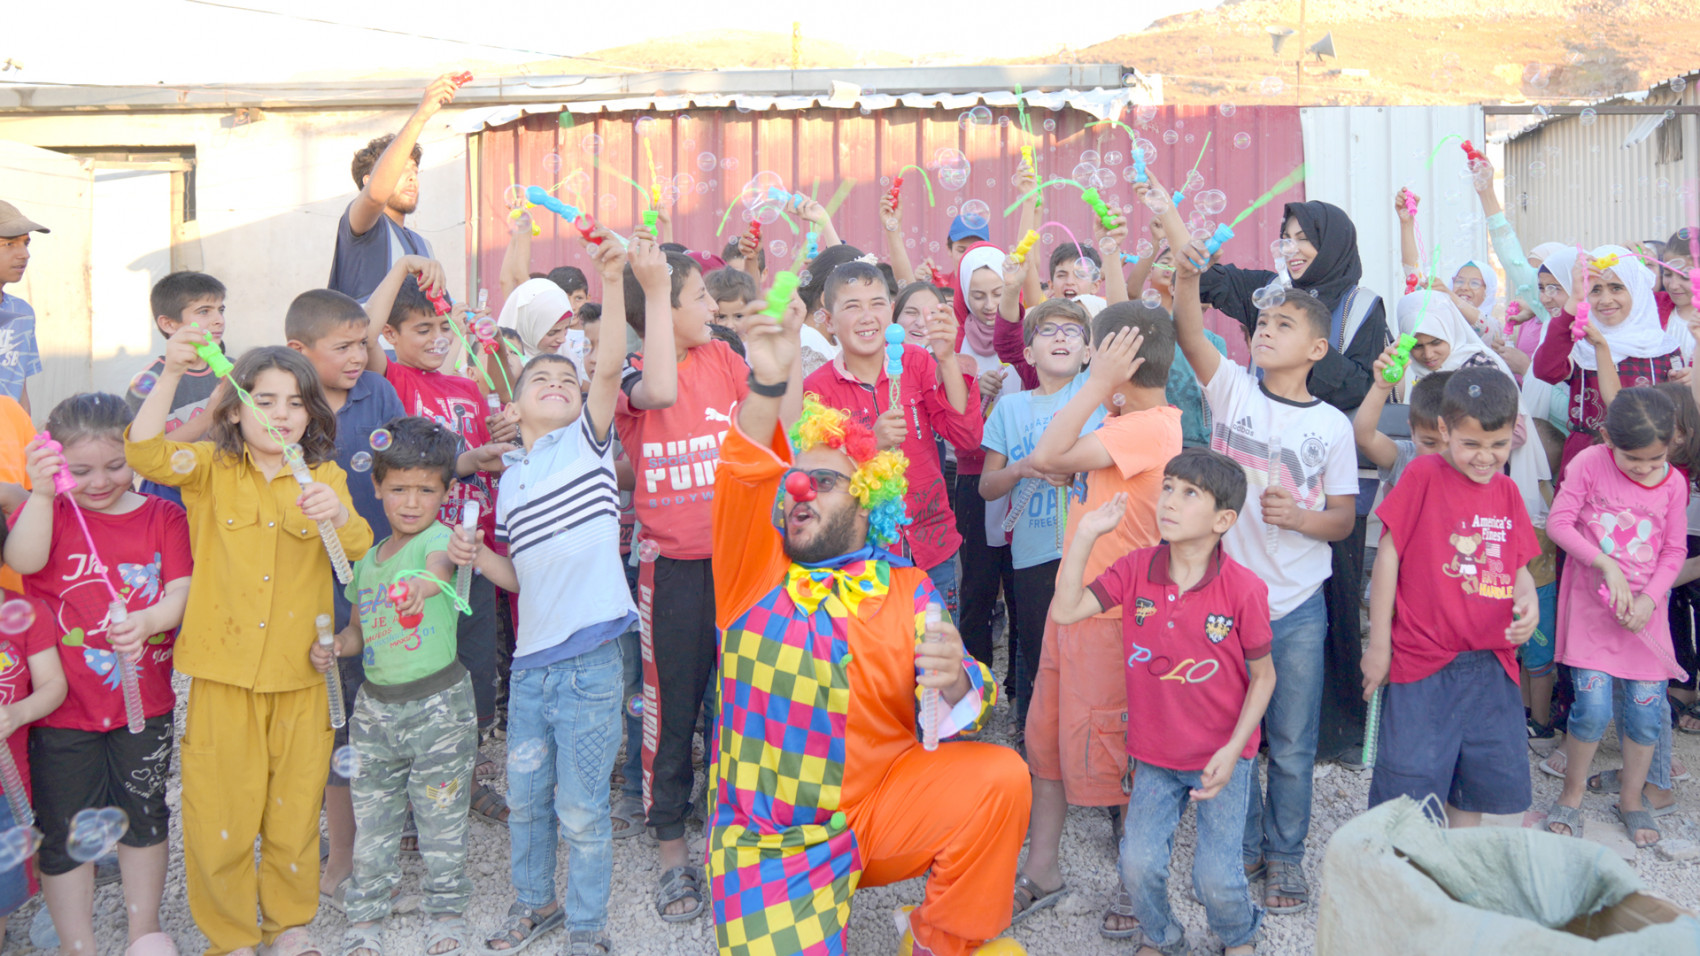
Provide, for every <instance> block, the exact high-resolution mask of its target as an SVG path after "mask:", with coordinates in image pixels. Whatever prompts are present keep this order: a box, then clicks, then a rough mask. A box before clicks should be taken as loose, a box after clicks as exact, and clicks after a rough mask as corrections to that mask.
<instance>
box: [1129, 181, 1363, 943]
mask: <svg viewBox="0 0 1700 956" xmlns="http://www.w3.org/2000/svg"><path fill="white" fill-rule="evenodd" d="M1163 223H1164V227H1165V228H1166V230H1167V231H1168V234H1169V241H1170V244H1171V245H1172V246H1173V247H1174V248H1176V249H1181V250H1182V251H1183V253H1184V254H1183V255H1181V256H1178V257H1177V258H1176V284H1175V337H1176V339H1177V342H1178V344H1179V345H1180V348H1181V351H1182V352H1183V353H1185V355H1186V358H1187V361H1188V362H1189V363H1191V365H1192V368H1193V371H1194V372H1196V373H1197V375H1198V381H1199V384H1200V385H1202V386H1203V387H1204V399H1205V401H1206V402H1207V403H1208V404H1209V406H1210V416H1211V420H1212V421H1213V422H1214V425H1213V427H1212V430H1211V434H1210V448H1211V450H1212V451H1218V452H1221V453H1223V454H1225V455H1227V456H1228V457H1229V458H1232V459H1233V460H1234V461H1235V462H1237V463H1238V464H1239V465H1240V466H1241V467H1243V468H1245V469H1246V475H1247V479H1248V482H1247V483H1248V487H1249V489H1250V492H1249V493H1248V494H1247V496H1246V505H1245V508H1244V510H1243V511H1241V513H1240V518H1239V520H1238V521H1236V522H1235V523H1234V526H1233V527H1232V528H1230V529H1229V530H1228V532H1227V534H1225V535H1224V536H1223V537H1222V546H1223V548H1225V549H1226V550H1227V552H1228V556H1229V557H1231V558H1233V559H1234V560H1235V561H1238V562H1239V563H1240V564H1242V565H1244V566H1245V567H1247V568H1248V569H1250V570H1251V571H1252V572H1253V573H1255V574H1256V575H1257V576H1258V577H1259V578H1262V579H1263V580H1264V581H1265V582H1266V583H1268V585H1269V611H1270V614H1271V617H1272V621H1271V624H1270V628H1271V630H1272V631H1273V633H1274V645H1273V647H1274V650H1273V656H1274V661H1275V675H1276V681H1275V694H1274V697H1273V699H1272V700H1271V701H1270V704H1269V710H1268V713H1267V715H1266V716H1265V718H1264V721H1265V722H1264V727H1265V730H1266V731H1267V734H1268V741H1269V766H1268V789H1267V791H1265V790H1264V789H1263V788H1262V787H1253V788H1252V795H1251V800H1250V802H1249V804H1250V805H1249V807H1248V808H1247V819H1246V835H1245V843H1244V845H1243V847H1242V852H1243V855H1244V858H1245V866H1246V872H1247V875H1248V876H1250V877H1252V878H1256V877H1257V876H1258V875H1264V876H1265V881H1264V891H1263V903H1264V906H1265V907H1267V908H1268V910H1269V912H1271V913H1274V914H1284V913H1299V912H1302V911H1303V910H1304V909H1305V907H1306V906H1308V905H1309V903H1310V886H1309V884H1308V883H1307V881H1306V880H1305V876H1304V850H1305V836H1306V834H1307V833H1308V832H1309V831H1310V803H1311V772H1312V769H1313V766H1314V764H1315V762H1316V741H1317V733H1318V731H1319V729H1320V707H1321V701H1322V682H1323V644H1324V642H1325V639H1326V637H1327V633H1328V612H1327V605H1326V602H1325V600H1324V598H1323V590H1322V584H1323V582H1324V581H1326V580H1328V576H1329V574H1330V572H1331V570H1332V553H1331V550H1330V548H1329V542H1330V541H1338V540H1340V539H1342V538H1345V537H1347V536H1348V535H1350V534H1351V533H1352V525H1353V522H1354V520H1355V517H1356V513H1355V502H1356V499H1355V496H1356V494H1357V490H1358V463H1357V452H1356V448H1355V445H1354V442H1353V438H1352V424H1351V422H1350V421H1348V420H1347V419H1346V416H1345V414H1343V413H1342V412H1341V411H1340V410H1339V409H1337V408H1334V407H1333V406H1332V405H1328V404H1326V403H1324V402H1323V401H1322V400H1321V399H1318V398H1315V397H1313V396H1312V395H1311V394H1310V390H1309V388H1308V386H1307V380H1308V378H1309V376H1310V370H1311V366H1313V365H1315V364H1316V363H1317V361H1318V360H1320V359H1321V358H1322V357H1323V356H1325V355H1327V354H1328V350H1329V348H1330V346H1329V343H1328V334H1329V325H1330V321H1329V314H1328V308H1327V307H1326V306H1324V305H1323V304H1322V302H1321V300H1319V299H1317V298H1315V297H1314V296H1312V295H1310V294H1308V293H1306V292H1304V291H1302V290H1290V291H1289V292H1288V293H1287V299H1286V301H1284V302H1282V303H1281V304H1280V305H1276V306H1273V307H1271V308H1268V309H1265V310H1263V312H1262V313H1261V314H1259V315H1258V317H1257V326H1256V331H1255V332H1254V333H1253V335H1252V339H1251V356H1252V361H1253V362H1254V363H1255V365H1256V366H1257V367H1258V368H1259V369H1260V370H1261V371H1262V373H1263V378H1262V381H1258V380H1257V379H1256V378H1254V377H1253V376H1252V375H1250V374H1247V371H1246V370H1245V369H1243V368H1241V367H1240V366H1238V365H1236V364H1234V363H1233V362H1230V361H1228V360H1227V359H1225V358H1224V357H1223V356H1222V354H1221V353H1220V352H1217V351H1216V348H1215V346H1213V345H1211V344H1210V341H1209V339H1207V338H1205V336H1204V307H1203V305H1202V304H1201V303H1200V301H1199V298H1198V276H1199V269H1198V267H1197V265H1196V263H1207V262H1209V260H1210V254H1209V252H1208V251H1206V250H1205V248H1204V244H1203V243H1201V242H1194V241H1191V240H1190V239H1189V238H1188V233H1187V231H1186V229H1185V226H1184V224H1183V223H1181V221H1180V215H1179V214H1178V213H1176V212H1175V211H1174V208H1173V207H1172V206H1171V207H1169V209H1168V210H1167V211H1166V212H1165V214H1164V216H1163ZM1277 451H1278V452H1279V460H1278V462H1277V463H1276V464H1274V465H1273V466H1272V465H1271V462H1270V459H1271V458H1272V457H1276V456H1275V455H1274V454H1273V453H1274V452H1277Z"/></svg>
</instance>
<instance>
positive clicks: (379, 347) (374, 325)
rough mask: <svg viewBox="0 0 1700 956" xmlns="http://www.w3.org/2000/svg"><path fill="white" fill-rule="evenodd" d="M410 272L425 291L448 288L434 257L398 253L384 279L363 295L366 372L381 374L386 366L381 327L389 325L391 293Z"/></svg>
mask: <svg viewBox="0 0 1700 956" xmlns="http://www.w3.org/2000/svg"><path fill="white" fill-rule="evenodd" d="M410 275H417V276H418V277H419V280H418V282H419V288H420V289H421V290H423V291H425V292H432V291H436V292H443V291H445V290H447V289H448V280H447V279H446V278H444V276H443V267H442V264H441V263H439V262H437V260H435V259H427V258H425V257H424V256H402V257H401V258H400V259H397V260H396V264H395V265H393V266H391V267H390V271H389V274H387V275H385V276H384V281H382V282H380V283H378V287H377V288H376V289H373V290H372V295H371V296H370V297H368V298H367V299H366V370H367V371H369V372H376V373H378V374H379V375H382V374H384V369H387V368H389V367H390V360H389V356H387V355H385V354H384V327H385V326H387V325H389V322H390V311H391V310H392V309H393V308H394V307H395V297H396V295H397V293H399V292H401V284H402V283H403V282H406V281H407V277H408V276H410Z"/></svg>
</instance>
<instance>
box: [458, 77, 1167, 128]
mask: <svg viewBox="0 0 1700 956" xmlns="http://www.w3.org/2000/svg"><path fill="white" fill-rule="evenodd" d="M1021 98H1022V99H1023V100H1025V101H1026V103H1027V106H1028V107H1029V108H1030V109H1046V110H1060V109H1062V108H1063V107H1065V106H1067V107H1071V108H1073V109H1077V110H1080V111H1081V112H1083V113H1088V114H1090V115H1091V116H1093V117H1094V118H1096V119H1104V118H1105V117H1108V116H1114V115H1117V114H1119V113H1120V112H1121V111H1123V110H1125V109H1126V108H1127V107H1129V106H1131V105H1135V104H1139V103H1155V102H1160V101H1161V100H1162V98H1163V96H1162V87H1161V81H1160V79H1158V78H1152V79H1151V80H1149V81H1148V82H1147V83H1146V84H1143V85H1140V86H1135V87H1118V88H1116V89H1108V90H1106V89H1103V88H1096V89H1091V90H1058V91H1056V92H1053V93H1045V92H1040V91H1023V93H1022V94H1021ZM981 104H984V105H986V106H1008V107H1013V106H1015V105H1016V93H1015V91H1014V90H992V91H975V92H969V93H921V92H913V93H899V94H895V95H893V94H888V93H875V92H872V91H867V92H863V91H861V90H860V89H859V88H856V87H854V86H853V85H846V86H844V87H842V88H840V89H837V90H831V89H829V90H828V91H827V92H825V93H812V94H808V95H803V96H765V95H761V94H755V93H730V94H728V93H679V94H675V95H671V96H630V97H621V98H617V99H606V100H591V101H582V100H581V101H567V102H560V103H555V104H553V105H545V104H528V105H520V104H511V105H504V106H493V107H489V108H486V109H477V110H470V111H468V112H466V113H463V114H461V115H460V116H457V117H455V120H454V123H453V127H454V129H455V130H456V131H457V132H461V133H476V132H478V131H479V130H481V129H484V128H487V127H494V126H502V125H504V124H506V123H511V122H513V121H514V120H517V119H521V118H524V117H526V116H533V115H542V114H552V115H559V114H560V113H561V112H563V111H567V112H571V113H575V114H580V115H595V114H597V113H627V112H633V111H641V110H654V111H656V112H678V111H680V110H687V109H704V108H707V109H727V108H733V109H737V110H739V111H741V112H765V111H767V110H770V109H775V110H781V111H790V110H807V109H814V108H817V107H824V108H829V109H842V110H860V111H861V112H864V113H866V112H868V111H870V110H885V109H891V108H892V107H897V106H903V107H909V108H912V109H932V108H935V107H937V108H942V109H952V110H965V109H970V108H972V107H974V106H978V105H981Z"/></svg>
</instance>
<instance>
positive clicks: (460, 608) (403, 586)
mask: <svg viewBox="0 0 1700 956" xmlns="http://www.w3.org/2000/svg"><path fill="white" fill-rule="evenodd" d="M406 578H419V579H421V580H424V581H429V582H431V583H432V584H435V585H436V586H437V593H438V594H441V595H446V596H447V597H448V599H449V600H450V601H452V602H454V606H455V610H456V611H457V612H458V613H460V614H471V613H472V606H471V605H470V604H468V603H467V602H465V601H463V600H461V599H460V595H458V594H456V593H455V591H454V585H452V584H450V583H449V582H447V581H444V580H443V579H442V578H439V577H437V576H436V575H434V574H432V573H431V572H429V571H426V570H424V569H420V570H416V571H402V572H400V573H398V574H397V575H396V577H395V581H394V582H393V583H392V584H390V586H389V587H387V588H385V589H384V596H385V597H387V598H389V599H390V604H392V605H394V606H396V607H398V608H399V607H400V606H401V605H403V604H406V603H407V599H408V597H409V596H410V595H411V594H412V593H413V592H412V589H410V588H409V587H408V586H407V581H406V580H404V579H406ZM424 618H425V612H424V611H420V612H418V613H416V614H409V615H406V616H405V617H404V616H402V615H401V614H400V613H397V614H396V623H398V624H400V625H401V626H402V627H404V628H406V629H407V630H410V631H411V630H413V629H414V628H416V627H418V626H419V622H420V621H422V620H424Z"/></svg>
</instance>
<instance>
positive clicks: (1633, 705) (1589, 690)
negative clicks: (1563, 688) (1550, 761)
mask: <svg viewBox="0 0 1700 956" xmlns="http://www.w3.org/2000/svg"><path fill="white" fill-rule="evenodd" d="M1619 680H1623V678H1620V677H1613V676H1611V675H1610V674H1607V673H1606V672H1605V671H1593V670H1589V669H1587V668H1585V667H1573V668H1571V669H1570V683H1571V685H1572V686H1573V687H1575V688H1576V703H1575V704H1572V705H1571V707H1570V726H1569V727H1568V728H1566V731H1565V732H1566V733H1568V734H1569V735H1570V736H1572V737H1575V738H1576V739H1577V740H1580V741H1582V742H1583V743H1585V744H1596V743H1599V742H1600V738H1602V737H1604V736H1605V735H1606V725H1607V724H1609V723H1611V716H1612V684H1613V683H1615V682H1616V681H1619ZM1623 683H1624V690H1625V691H1627V693H1626V694H1625V695H1624V707H1623V712H1622V713H1619V714H1618V715H1617V719H1618V722H1619V723H1620V724H1621V725H1622V726H1623V733H1624V735H1625V736H1627V737H1628V738H1629V739H1630V740H1632V741H1634V742H1635V743H1638V744H1640V745H1641V746H1643V747H1650V746H1652V745H1653V744H1656V743H1658V742H1659V733H1660V731H1661V730H1662V729H1663V726H1662V725H1663V724H1664V722H1665V721H1668V720H1670V710H1669V707H1668V705H1667V704H1666V703H1665V682H1664V681H1662V680H1628V681H1623Z"/></svg>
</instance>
